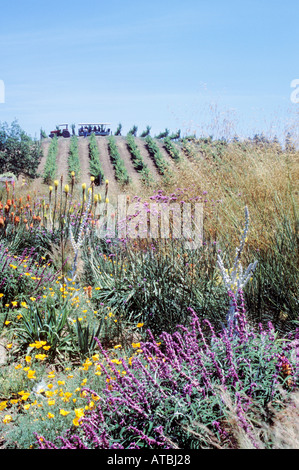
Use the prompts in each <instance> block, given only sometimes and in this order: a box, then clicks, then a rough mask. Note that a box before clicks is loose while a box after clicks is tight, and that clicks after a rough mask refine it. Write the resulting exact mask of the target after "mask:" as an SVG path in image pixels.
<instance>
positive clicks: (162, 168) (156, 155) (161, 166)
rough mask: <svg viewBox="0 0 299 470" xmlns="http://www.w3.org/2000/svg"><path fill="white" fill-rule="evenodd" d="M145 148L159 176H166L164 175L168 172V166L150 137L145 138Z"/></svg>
mask: <svg viewBox="0 0 299 470" xmlns="http://www.w3.org/2000/svg"><path fill="white" fill-rule="evenodd" d="M145 141H146V144H147V148H148V151H149V154H150V156H151V158H152V159H153V161H154V163H155V164H156V166H157V168H158V171H159V173H160V174H161V175H166V173H167V172H168V171H169V166H168V164H167V163H166V161H165V160H164V158H163V156H162V154H161V152H160V149H159V147H158V145H157V144H156V142H155V141H154V139H153V138H152V137H151V136H149V135H148V136H147V137H146V138H145Z"/></svg>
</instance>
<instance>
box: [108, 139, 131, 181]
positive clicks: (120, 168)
mask: <svg viewBox="0 0 299 470" xmlns="http://www.w3.org/2000/svg"><path fill="white" fill-rule="evenodd" d="M108 148H109V154H110V158H111V161H112V164H113V166H114V170H115V177H116V179H117V180H118V181H119V183H120V184H128V183H129V182H130V177H129V174H128V171H127V169H126V166H125V163H124V161H123V160H122V159H121V157H120V154H119V152H118V148H117V145H116V141H115V138H114V137H113V136H109V137H108Z"/></svg>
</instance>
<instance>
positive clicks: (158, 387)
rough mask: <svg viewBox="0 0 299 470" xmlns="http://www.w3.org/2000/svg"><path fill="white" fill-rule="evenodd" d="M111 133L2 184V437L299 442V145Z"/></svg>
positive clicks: (138, 442) (85, 444)
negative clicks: (196, 219)
mask: <svg viewBox="0 0 299 470" xmlns="http://www.w3.org/2000/svg"><path fill="white" fill-rule="evenodd" d="M97 142H98V148H96V140H95V139H92V144H91V145H90V147H89V150H88V143H89V141H88V139H86V142H85V141H83V140H82V139H81V140H80V139H79V138H78V139H76V138H73V141H72V150H71V151H70V146H69V143H70V142H68V141H66V140H59V139H58V142H56V143H53V145H52V144H51V145H52V147H53V148H52V150H50V151H49V149H51V145H50V142H49V141H44V142H43V143H42V146H43V148H44V157H43V159H42V162H41V165H40V172H41V176H40V178H38V179H37V180H35V181H32V180H27V181H23V182H22V180H21V179H20V180H19V181H17V182H15V183H11V182H6V183H3V184H2V188H0V201H1V203H0V269H1V271H0V272H1V274H0V360H1V369H0V447H2V448H16V449H31V448H32V449H38V448H46V449H48V448H64V449H67V448H74V449H79V448H88V449H89V448H90V449H92V448H102V449H118V448H119V449H129V448H130V449H143V448H149V449H202V448H209V449H212V448H217V449H218V448H220V449H225V448H228V449H235V448H253V449H254V448H269V449H270V448H271V449H272V448H298V445H299V443H298V428H299V420H298V407H297V402H298V372H299V369H298V365H299V364H298V354H299V349H298V347H299V343H298V341H299V329H298V266H299V264H298V184H297V182H298V179H299V166H298V157H299V154H298V152H296V151H295V150H293V149H287V150H286V149H283V148H282V147H281V146H280V145H279V144H278V143H275V142H271V143H269V142H254V141H247V142H238V141H232V142H226V141H213V139H196V138H194V137H192V138H189V139H186V138H185V139H177V140H176V141H170V139H166V140H165V141H164V140H163V139H159V140H158V139H153V138H149V137H148V136H147V137H146V138H144V139H142V138H135V137H132V136H131V137H129V138H127V139H125V138H122V137H113V139H110V146H109V145H108V144H109V142H108V140H107V139H105V138H99V139H98V140H97ZM126 142H127V144H126ZM78 143H79V145H78ZM126 145H127V147H126ZM85 147H86V148H85ZM59 149H61V151H60V150H59ZM109 152H110V153H109ZM48 155H49V160H48V163H46V159H47V156H48ZM87 155H92V157H90V158H92V159H93V160H92V165H89V164H87V162H86V158H87ZM96 158H98V159H99V162H97V161H96ZM129 159H131V161H130V165H129ZM70 165H72V166H70ZM45 168H46V169H47V174H46V175H45V174H44V177H43V174H42V172H43V171H44V169H45ZM95 168H96V169H97V170H96V171H98V172H101V177H100V180H96V179H95V178H94V177H92V178H90V174H89V173H88V169H89V170H90V171H94V169H95ZM91 169H92V170H91ZM77 175H80V177H77ZM95 183H101V184H100V185H96V184H95ZM119 195H121V196H122V198H123V199H122V200H123V201H125V202H124V207H125V210H126V211H127V212H126V213H121V211H120V210H119V208H118V207H117V206H116V202H117V198H118V196H119ZM162 206H163V208H165V209H166V210H167V211H168V210H170V212H171V211H172V210H173V208H174V207H175V208H176V210H177V211H178V212H176V216H175V215H173V216H170V217H169V220H168V219H167V220H168V222H169V224H170V225H169V236H168V237H166V238H163V237H161V236H157V237H155V236H153V234H152V233H150V232H149V227H150V224H151V220H153V219H151V217H156V216H157V214H156V212H155V211H156V210H157V207H160V208H161V207H162ZM199 206H200V207H202V208H203V226H202V240H201V242H202V243H201V244H200V246H196V247H194V246H193V247H192V246H191V245H190V233H189V234H187V235H185V236H183V235H182V236H177V237H176V236H175V231H174V229H175V227H177V226H176V222H177V219H175V217H179V216H181V215H182V214H183V213H184V210H185V208H186V207H187V208H188V207H190V211H191V212H190V213H191V215H192V214H193V215H194V212H192V211H194V210H195V209H194V208H195V207H199ZM114 209H115V210H114ZM140 214H142V215H141V216H140ZM173 214H175V212H173ZM162 219H163V217H162V215H161V218H159V217H158V219H155V220H158V221H160V222H159V224H161V223H163V221H162ZM180 220H181V219H180ZM190 220H191V219H190ZM191 222H192V220H191ZM124 224H125V225H124ZM180 224H181V222H180ZM124 226H125V227H126V232H125V236H123V233H124ZM191 226H192V223H191ZM107 227H108V228H107ZM109 227H110V230H111V232H109ZM161 227H162V226H161V225H159V227H158V232H157V233H158V235H161V232H160V230H162V229H161ZM180 227H181V225H180ZM114 228H116V231H115V232H113V230H114ZM101 230H102V231H101ZM194 230H196V227H195V228H194V226H193V231H194ZM103 233H104V236H103Z"/></svg>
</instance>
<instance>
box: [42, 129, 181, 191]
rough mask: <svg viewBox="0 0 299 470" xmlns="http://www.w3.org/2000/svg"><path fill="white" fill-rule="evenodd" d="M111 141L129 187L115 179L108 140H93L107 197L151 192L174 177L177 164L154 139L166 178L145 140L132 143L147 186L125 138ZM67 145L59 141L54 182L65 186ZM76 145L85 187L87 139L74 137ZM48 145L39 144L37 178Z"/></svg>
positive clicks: (161, 142) (87, 158)
mask: <svg viewBox="0 0 299 470" xmlns="http://www.w3.org/2000/svg"><path fill="white" fill-rule="evenodd" d="M113 139H114V140H115V143H116V147H117V150H118V153H119V158H120V160H122V162H123V165H124V167H125V169H126V171H127V173H128V175H129V179H130V182H129V184H126V185H124V184H122V183H121V181H119V180H118V179H117V175H116V172H115V166H114V165H113V161H112V159H111V156H110V153H109V138H108V137H96V142H97V145H98V152H99V161H100V165H101V168H102V171H103V174H104V178H103V180H102V183H103V184H104V182H105V180H106V179H107V180H108V181H109V190H110V195H113V194H116V193H117V192H120V191H124V190H126V191H135V193H136V194H138V193H140V191H143V188H144V187H149V186H150V187H151V188H155V187H157V186H158V185H159V184H163V178H164V179H165V177H166V175H168V176H170V175H172V176H174V175H175V174H176V173H177V171H178V164H177V163H176V162H175V160H174V159H172V158H171V156H170V154H169V153H168V152H167V150H166V147H165V144H164V143H163V141H159V140H157V139H153V141H154V142H155V143H156V145H157V149H158V152H159V156H158V158H160V160H161V161H162V162H163V164H164V163H165V166H166V167H167V171H166V172H165V174H162V173H161V170H159V166H157V163H156V161H155V158H154V156H153V155H152V154H151V153H150V151H149V148H148V144H147V142H146V140H145V139H143V138H140V137H136V138H134V142H135V144H136V147H137V149H138V151H139V152H140V157H141V159H142V161H143V163H144V165H145V166H146V167H147V168H148V181H150V182H148V183H146V182H145V181H144V179H143V178H142V175H141V172H140V171H138V168H136V166H134V158H133V155H132V153H131V152H130V150H129V147H128V144H127V140H126V137H124V136H113ZM70 141H71V140H70V139H65V138H63V137H59V138H58V153H57V158H56V163H57V174H56V179H60V178H61V176H63V181H64V182H65V183H66V182H68V171H69V169H68V152H69V149H70ZM77 142H78V151H79V157H80V183H87V184H88V183H89V182H90V167H89V164H90V158H89V138H88V137H87V138H84V137H77ZM50 143H51V139H43V140H42V143H41V145H42V149H43V158H42V160H41V163H40V165H39V168H38V173H40V174H42V173H43V168H44V166H45V160H46V158H47V154H48V150H49V146H50ZM173 145H174V146H175V147H176V148H177V149H178V151H179V152H180V156H181V158H182V160H185V161H186V162H187V161H188V159H187V157H186V155H185V154H184V153H183V152H182V151H181V149H180V146H179V145H178V144H176V143H173ZM38 185H41V186H42V187H43V186H45V185H44V184H43V179H42V178H38V179H37V180H36V182H35V186H38Z"/></svg>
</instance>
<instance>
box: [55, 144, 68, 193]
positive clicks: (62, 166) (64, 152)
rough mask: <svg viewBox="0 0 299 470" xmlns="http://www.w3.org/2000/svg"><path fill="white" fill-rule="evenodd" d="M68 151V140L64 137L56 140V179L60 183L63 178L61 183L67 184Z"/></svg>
mask: <svg viewBox="0 0 299 470" xmlns="http://www.w3.org/2000/svg"><path fill="white" fill-rule="evenodd" d="M69 149H70V139H65V138H64V137H59V138H58V152H57V159H56V162H57V179H58V180H59V181H60V178H61V176H63V182H64V183H65V184H66V183H67V182H68V163H67V160H68V153H69Z"/></svg>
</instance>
